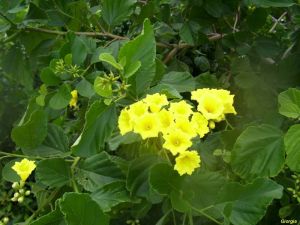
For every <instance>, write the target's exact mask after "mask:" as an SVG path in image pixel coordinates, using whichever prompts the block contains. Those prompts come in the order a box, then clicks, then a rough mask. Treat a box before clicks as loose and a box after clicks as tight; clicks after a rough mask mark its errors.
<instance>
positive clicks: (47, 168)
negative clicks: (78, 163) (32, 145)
mask: <svg viewBox="0 0 300 225" xmlns="http://www.w3.org/2000/svg"><path fill="white" fill-rule="evenodd" d="M70 166H71V165H70V164H69V163H67V162H66V161H65V160H64V159H60V158H57V159H55V158H53V159H44V160H42V161H40V162H38V164H37V167H36V173H35V176H36V179H37V180H38V181H39V182H41V183H43V184H44V185H47V186H49V187H51V188H52V187H62V186H64V185H66V184H68V183H69V182H70V179H71V171H70Z"/></svg>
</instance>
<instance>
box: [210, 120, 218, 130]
mask: <svg viewBox="0 0 300 225" xmlns="http://www.w3.org/2000/svg"><path fill="white" fill-rule="evenodd" d="M208 126H209V128H210V129H215V127H216V124H215V122H214V121H212V120H211V121H209V124H208Z"/></svg>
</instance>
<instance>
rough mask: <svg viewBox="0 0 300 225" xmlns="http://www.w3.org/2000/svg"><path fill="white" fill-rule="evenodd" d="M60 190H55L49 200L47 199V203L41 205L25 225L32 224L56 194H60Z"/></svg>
mask: <svg viewBox="0 0 300 225" xmlns="http://www.w3.org/2000/svg"><path fill="white" fill-rule="evenodd" d="M59 190H60V189H59V188H57V189H56V190H54V191H53V192H52V193H51V195H50V196H49V198H47V201H46V202H45V203H44V204H43V205H41V206H40V207H39V208H38V209H37V210H36V211H35V212H34V213H33V214H32V215H31V216H30V217H29V218H28V219H27V220H26V221H25V225H28V224H30V222H31V221H32V220H33V219H34V218H35V217H36V216H37V215H38V214H39V213H40V211H41V210H42V209H43V208H44V207H45V206H47V205H48V204H49V203H50V202H51V201H52V200H53V199H54V197H55V196H56V194H57V193H58V192H59Z"/></svg>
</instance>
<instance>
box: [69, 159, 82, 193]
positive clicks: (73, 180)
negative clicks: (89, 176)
mask: <svg viewBox="0 0 300 225" xmlns="http://www.w3.org/2000/svg"><path fill="white" fill-rule="evenodd" d="M79 161H80V157H76V158H75V160H74V162H73V164H72V165H71V176H72V186H73V189H74V191H75V192H77V193H78V192H79V189H78V187H77V184H76V181H75V176H74V172H75V168H76V165H77V164H78V162H79Z"/></svg>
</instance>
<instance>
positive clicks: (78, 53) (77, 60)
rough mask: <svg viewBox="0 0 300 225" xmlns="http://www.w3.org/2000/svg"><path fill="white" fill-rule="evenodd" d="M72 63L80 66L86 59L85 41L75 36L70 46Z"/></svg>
mask: <svg viewBox="0 0 300 225" xmlns="http://www.w3.org/2000/svg"><path fill="white" fill-rule="evenodd" d="M71 50H72V61H73V63H74V64H77V65H81V64H82V63H83V62H84V60H85V59H86V57H87V53H88V49H87V46H86V44H85V39H83V38H82V37H78V36H76V37H75V39H74V42H73V44H72V48H71Z"/></svg>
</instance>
